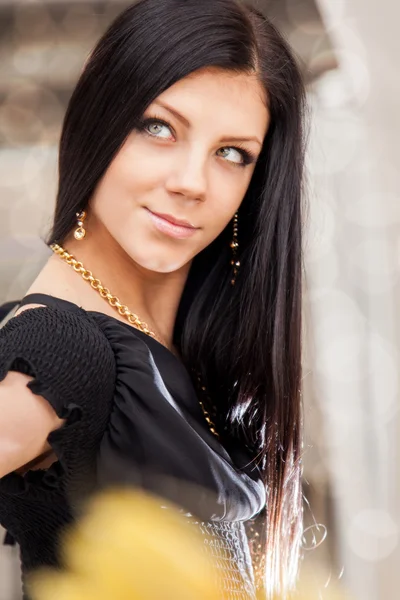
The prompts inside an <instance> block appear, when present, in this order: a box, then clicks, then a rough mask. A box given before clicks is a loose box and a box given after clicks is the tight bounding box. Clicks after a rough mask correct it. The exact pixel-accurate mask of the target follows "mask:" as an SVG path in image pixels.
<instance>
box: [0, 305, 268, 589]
mask: <svg viewBox="0 0 400 600" xmlns="http://www.w3.org/2000/svg"><path fill="white" fill-rule="evenodd" d="M30 303H35V304H45V305H46V306H44V307H38V308H33V309H30V310H27V311H24V312H22V313H21V314H20V315H17V316H16V317H14V318H12V319H11V320H9V321H8V322H7V323H6V324H5V326H4V327H3V328H2V329H0V381H2V380H3V379H4V378H5V376H6V374H7V372H8V371H10V370H12V371H20V372H22V373H26V374H28V375H30V376H32V377H33V378H34V379H33V380H32V381H30V382H29V383H28V384H27V385H28V387H29V389H30V390H31V391H32V392H33V393H34V394H40V395H41V396H43V397H44V398H45V399H46V400H47V401H48V402H49V404H51V406H52V407H53V409H54V410H55V412H56V413H57V415H58V416H59V417H60V418H63V419H66V423H65V425H64V426H63V427H62V428H61V429H59V430H57V431H55V432H53V433H51V434H50V436H49V438H48V441H49V443H50V445H51V446H52V448H53V449H54V451H55V454H56V456H57V458H58V460H57V462H55V463H54V464H53V465H52V466H51V467H50V468H49V469H48V470H46V471H43V470H39V471H30V472H29V473H27V474H26V475H25V476H24V477H22V476H20V475H18V474H16V473H12V474H10V475H7V476H6V477H4V478H3V479H0V523H1V525H3V527H5V528H6V529H7V530H8V531H9V533H10V534H11V535H12V536H13V538H14V539H15V540H16V541H17V542H18V543H19V544H20V547H21V558H22V568H23V571H25V570H28V569H31V568H34V567H37V566H40V565H44V564H46V565H54V564H57V540H58V533H59V531H60V529H61V528H62V527H63V525H65V524H66V523H69V522H70V521H71V520H73V519H74V517H75V516H76V514H77V512H78V511H79V507H80V505H81V503H82V500H84V499H85V498H86V497H87V495H88V494H89V493H91V492H92V491H93V490H96V489H98V488H99V487H101V486H104V485H109V484H111V483H119V484H123V483H129V484H130V483H135V484H138V485H140V486H143V487H144V488H145V489H148V490H150V491H152V492H155V493H157V494H159V495H161V496H162V497H164V498H167V499H169V500H171V501H173V502H175V503H177V504H178V505H180V506H182V508H184V509H185V511H189V513H191V514H192V515H194V516H195V517H196V518H198V519H200V520H204V521H210V522H224V523H225V522H230V523H233V522H245V521H248V520H250V519H252V518H253V517H254V516H255V515H256V514H257V513H259V512H260V511H261V510H262V508H263V507H264V505H265V500H266V497H265V496H266V495H265V489H264V485H263V483H262V481H261V479H260V476H259V472H258V470H257V468H256V467H255V466H254V463H251V462H250V458H249V456H247V455H246V454H245V453H244V452H243V451H242V450H241V449H240V450H239V449H238V448H236V449H234V448H229V453H228V450H227V449H226V448H224V447H223V446H222V445H221V443H220V442H219V440H218V439H217V438H216V437H215V436H214V435H213V434H212V433H211V432H210V430H209V428H208V424H207V423H206V420H205V418H204V415H203V412H202V409H201V407H200V405H199V401H198V398H197V395H196V391H195V389H194V387H193V384H192V381H191V378H190V377H189V374H188V372H187V371H186V369H185V367H184V366H183V364H182V363H181V361H180V360H179V359H178V358H177V357H176V356H175V355H174V354H172V353H171V352H170V351H169V350H168V349H167V348H165V347H164V346H163V345H162V344H160V343H159V342H158V341H157V340H155V339H154V338H152V337H149V336H147V335H146V334H144V333H143V332H141V331H139V330H137V329H135V328H133V327H132V326H130V325H129V324H128V323H123V322H121V321H119V320H118V319H116V318H113V317H110V316H108V315H105V314H103V313H100V312H95V311H85V310H83V309H82V308H80V307H78V306H77V305H76V304H73V303H71V302H68V301H66V300H61V299H59V298H55V297H53V296H49V295H46V294H30V295H28V296H26V297H25V298H24V299H23V301H22V302H21V303H20V305H22V304H30ZM10 401H12V398H10ZM235 597H236V596H235Z"/></svg>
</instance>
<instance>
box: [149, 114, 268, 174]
mask: <svg viewBox="0 0 400 600" xmlns="http://www.w3.org/2000/svg"><path fill="white" fill-rule="evenodd" d="M138 130H139V131H140V132H142V133H144V134H145V135H148V136H150V137H153V138H158V139H164V140H165V139H168V138H170V137H171V136H172V137H173V136H174V132H173V130H172V128H171V125H170V124H169V123H167V122H166V121H164V120H163V119H159V118H156V117H153V118H147V119H143V120H142V122H141V123H140V124H139V126H138ZM221 151H222V152H224V153H226V151H228V155H226V154H222V155H221V154H218V156H221V157H222V158H224V159H225V160H226V162H228V163H230V164H231V165H233V166H235V167H246V166H247V165H250V164H252V163H255V162H257V157H256V156H255V155H254V154H253V153H251V152H249V151H248V150H246V149H245V148H241V147H239V146H238V147H235V146H226V147H224V148H220V149H219V150H218V152H221ZM229 153H231V154H232V156H233V158H228V156H229ZM235 153H236V158H235Z"/></svg>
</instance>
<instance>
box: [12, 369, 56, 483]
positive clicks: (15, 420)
mask: <svg viewBox="0 0 400 600" xmlns="http://www.w3.org/2000/svg"><path fill="white" fill-rule="evenodd" d="M31 380H32V377H29V376H27V375H24V374H23V373H18V372H14V371H10V372H9V373H8V374H7V375H6V377H5V379H4V380H3V381H2V382H1V383H0V478H1V477H4V476H5V475H7V474H8V473H11V472H13V471H16V470H17V469H21V468H23V467H24V465H26V464H28V463H31V462H32V461H34V460H35V459H36V458H37V457H39V456H41V455H43V454H44V453H46V452H47V451H48V450H49V449H50V446H49V444H48V443H47V437H48V435H49V434H50V433H51V432H52V431H54V430H56V429H58V428H59V427H61V426H62V424H63V420H62V419H60V418H59V417H58V416H57V415H56V413H55V411H54V410H53V408H52V407H51V406H50V404H49V403H48V402H47V401H46V400H45V399H44V398H43V397H42V396H39V395H37V394H33V393H32V392H31V390H30V389H29V388H28V387H27V383H28V382H29V381H31Z"/></svg>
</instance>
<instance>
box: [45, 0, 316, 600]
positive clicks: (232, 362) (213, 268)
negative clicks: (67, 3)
mask: <svg viewBox="0 0 400 600" xmlns="http://www.w3.org/2000/svg"><path fill="white" fill-rule="evenodd" d="M207 67H217V68H221V69H226V70H229V71H231V72H234V73H235V72H236V73H249V74H255V75H256V76H257V77H258V79H259V81H260V82H261V83H262V84H263V86H264V88H265V91H266V102H267V105H268V109H269V111H270V115H271V122H270V126H269V130H268V133H267V135H266V138H265V140H264V145H263V149H262V152H261V155H260V158H259V160H258V162H257V165H256V168H255V172H254V175H253V177H252V180H251V183H250V185H249V188H248V190H247V192H246V195H245V197H244V199H243V202H242V204H241V206H240V209H239V243H240V246H239V256H238V259H239V260H240V263H241V266H240V269H239V273H238V277H237V281H236V284H235V285H234V286H232V285H231V279H232V266H231V250H230V247H229V242H230V240H231V239H232V230H231V228H230V227H227V228H226V230H224V231H223V232H222V233H221V235H220V236H219V237H218V238H217V239H216V240H215V241H214V242H213V243H212V244H211V245H210V246H208V247H207V248H206V249H205V250H204V251H203V252H201V253H200V254H199V255H198V256H197V257H196V258H195V259H194V261H193V265H192V268H191V271H190V274H189V278H188V281H187V284H186V287H185V290H184V293H183V297H182V300H181V304H180V308H179V312H178V318H177V321H176V326H175V335H174V337H175V342H176V343H177V344H178V345H179V347H180V349H181V352H182V356H183V359H184V361H185V363H186V365H187V366H188V368H189V370H190V371H192V370H193V369H195V370H197V371H200V373H201V374H202V378H203V381H204V383H205V386H206V387H207V389H208V391H209V394H210V396H211V399H212V401H213V403H214V404H215V405H216V406H217V410H218V421H219V423H220V424H221V425H222V427H223V426H224V425H227V426H228V429H229V434H230V435H232V436H234V437H235V438H237V439H238V440H240V441H241V443H244V444H246V446H247V447H248V448H250V450H251V452H252V453H253V456H254V459H255V460H257V462H258V465H259V467H260V469H261V471H262V473H263V477H264V481H265V485H266V488H267V506H266V510H265V513H266V521H265V522H266V537H265V540H264V543H265V552H266V576H265V582H266V589H267V593H268V596H271V597H272V595H273V593H283V594H285V593H286V592H287V591H288V590H289V589H290V588H291V587H293V585H294V582H295V579H296V574H297V567H298V559H299V555H300V546H301V543H300V542H301V537H302V491H301V475H302V466H301V452H302V410H301V330H302V327H301V298H302V207H301V203H302V196H303V194H302V188H303V170H304V154H305V135H304V116H305V107H306V104H305V93H304V86H303V82H302V78H301V74H300V70H299V67H298V65H297V63H296V60H295V58H294V56H293V54H292V52H291V51H290V49H289V47H288V45H287V44H286V42H285V41H284V39H283V38H282V36H281V34H280V33H279V32H278V31H277V30H276V28H275V27H274V26H273V25H272V24H271V22H270V21H269V20H268V19H267V18H266V17H265V16H263V15H262V14H261V13H260V12H259V11H257V10H256V9H255V8H252V7H250V6H248V5H246V4H243V3H241V2H239V1H238V0H201V2H199V0H141V1H139V2H137V3H135V4H134V5H132V6H131V7H129V8H128V9H127V10H125V11H124V12H123V13H122V14H121V15H120V16H119V17H117V19H116V20H115V21H114V22H113V23H112V25H111V26H110V27H109V29H108V30H107V31H106V33H105V34H104V35H103V37H102V38H101V39H100V41H99V42H98V44H97V46H96V47H95V49H94V50H93V52H92V53H91V55H90V57H89V59H88V61H87V63H86V65H85V68H84V70H83V72H82V74H81V77H80V79H79V81H78V84H77V86H76V88H75V90H74V92H73V94H72V97H71V100H70V102H69V106H68V109H67V112H66V116H65V121H64V125H63V130H62V136H61V142H60V153H59V190H58V196H57V204H56V210H55V218H54V223H53V228H52V231H51V233H50V235H49V237H48V239H47V243H48V244H51V243H53V242H57V243H60V244H62V243H63V240H64V239H65V238H66V237H67V236H68V235H69V234H70V232H71V231H72V229H73V228H74V227H75V224H76V213H77V212H78V211H80V210H82V209H85V207H86V206H87V204H88V202H89V200H90V198H91V196H92V194H93V192H94V190H95V187H96V185H97V184H98V183H99V180H100V179H101V177H102V176H103V174H104V173H105V171H106V169H107V168H108V166H109V165H110V163H111V161H112V160H113V158H114V156H115V155H116V153H117V152H118V150H119V149H120V148H121V146H122V144H123V143H124V141H125V140H126V138H127V136H128V135H129V133H130V132H131V131H132V130H133V129H134V128H135V127H136V126H137V124H138V122H139V121H140V118H141V117H142V115H143V113H144V111H145V110H146V108H147V107H148V105H149V104H150V103H151V102H152V101H154V99H155V98H156V97H157V96H159V95H160V94H161V93H162V92H163V91H164V90H166V89H167V88H169V87H170V86H171V85H173V84H174V83H176V82H177V81H178V80H180V79H181V78H183V77H185V76H187V75H189V74H191V73H193V72H195V71H197V70H198V69H201V68H207Z"/></svg>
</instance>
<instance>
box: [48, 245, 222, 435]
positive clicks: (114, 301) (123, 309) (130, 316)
mask: <svg viewBox="0 0 400 600" xmlns="http://www.w3.org/2000/svg"><path fill="white" fill-rule="evenodd" d="M50 249H51V250H52V251H53V252H54V253H55V254H57V255H58V256H59V257H60V258H62V260H64V261H65V262H66V263H67V264H68V265H70V266H71V267H72V268H73V269H74V271H75V272H76V273H78V274H80V275H81V276H82V278H83V279H84V280H85V281H87V282H88V283H90V285H91V286H92V288H93V289H94V290H96V291H97V292H98V293H99V294H100V296H101V297H102V298H104V300H107V301H108V303H109V304H110V306H112V307H113V308H114V309H115V310H117V311H118V313H119V314H120V315H121V316H122V317H124V318H125V319H127V321H128V322H129V323H130V324H131V325H133V326H134V327H136V329H139V331H142V332H143V333H145V334H146V335H149V336H150V337H152V338H154V339H155V340H157V341H158V342H160V343H161V344H162V345H163V346H167V347H168V345H167V344H165V340H163V339H162V338H161V336H159V335H157V334H156V333H155V332H154V331H152V330H151V329H150V327H149V326H148V325H147V323H146V322H145V321H142V320H141V319H140V317H139V316H138V315H137V314H135V313H133V312H132V311H131V310H129V308H128V307H127V306H126V305H124V304H121V302H120V301H119V299H118V298H117V296H114V295H113V294H112V293H111V292H110V290H109V289H108V288H106V287H104V286H103V284H102V283H101V281H100V280H99V279H97V278H96V277H94V275H93V273H92V272H91V271H89V270H88V269H85V267H84V266H83V264H82V263H81V262H80V261H78V260H76V258H75V257H74V256H73V255H72V254H70V253H69V252H67V250H65V248H63V247H62V246H59V245H58V244H51V245H50ZM197 381H198V383H199V386H200V388H201V390H202V392H204V393H206V392H207V390H206V388H205V387H204V386H203V385H202V383H201V378H200V376H199V375H197ZM199 404H200V406H201V408H202V410H203V414H204V417H205V419H206V421H207V423H208V426H209V428H210V431H211V432H212V433H213V434H214V435H215V436H216V437H219V434H218V432H217V430H216V427H215V425H214V423H213V421H212V419H211V417H210V414H209V412H208V411H207V409H206V407H205V406H204V403H203V402H202V401H201V400H199Z"/></svg>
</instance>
